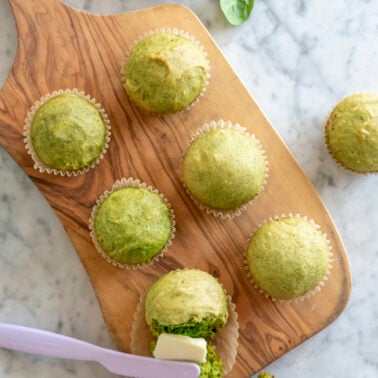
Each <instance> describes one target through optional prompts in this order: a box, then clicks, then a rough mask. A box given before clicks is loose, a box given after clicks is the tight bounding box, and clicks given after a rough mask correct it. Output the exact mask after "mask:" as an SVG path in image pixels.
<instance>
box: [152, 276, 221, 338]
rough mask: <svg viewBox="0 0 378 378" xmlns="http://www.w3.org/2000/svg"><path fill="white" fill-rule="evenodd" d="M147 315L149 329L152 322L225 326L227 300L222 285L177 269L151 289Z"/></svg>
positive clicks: (206, 277) (207, 277) (213, 279)
mask: <svg viewBox="0 0 378 378" xmlns="http://www.w3.org/2000/svg"><path fill="white" fill-rule="evenodd" d="M145 314H146V322H147V324H148V325H149V326H151V325H152V323H153V321H156V322H158V323H159V324H161V325H167V326H170V325H172V326H174V325H183V324H185V323H190V324H191V325H194V323H200V322H203V321H208V320H217V321H220V323H221V324H222V325H223V324H225V323H226V321H227V318H228V310H227V299H226V295H225V293H224V290H223V288H222V286H221V285H220V284H219V282H218V281H217V280H216V279H215V278H214V277H213V276H211V275H210V274H208V273H206V272H203V271H200V270H196V269H183V270H175V271H172V272H170V273H168V274H166V275H164V276H163V277H161V278H160V279H159V280H158V281H156V282H155V283H154V284H153V285H152V286H151V288H150V289H149V290H148V293H147V296H146V300H145ZM198 337H202V336H198ZM205 338H206V337H205Z"/></svg>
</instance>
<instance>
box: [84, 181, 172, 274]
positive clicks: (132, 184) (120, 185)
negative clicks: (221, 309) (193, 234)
mask: <svg viewBox="0 0 378 378" xmlns="http://www.w3.org/2000/svg"><path fill="white" fill-rule="evenodd" d="M124 188H142V189H146V190H149V191H150V192H151V193H154V194H157V195H158V196H159V197H160V199H161V200H162V201H163V202H164V203H165V205H166V206H167V208H168V210H169V217H170V222H171V233H170V235H169V239H168V241H167V243H166V245H165V247H164V248H163V249H162V251H161V252H160V253H159V254H157V255H156V256H154V257H153V258H152V259H151V260H149V261H147V262H144V263H141V264H133V265H129V264H122V263H120V262H118V261H115V260H113V259H112V258H111V257H110V256H109V255H108V254H107V253H106V252H105V251H104V250H103V249H102V247H101V246H100V244H99V243H98V241H97V239H96V233H95V228H94V222H95V218H96V214H97V211H98V209H99V207H100V205H101V204H102V202H103V201H104V200H105V199H106V198H107V197H108V196H109V195H110V194H111V193H113V192H114V191H117V190H119V189H124ZM175 225H176V222H175V214H174V212H173V209H172V207H171V204H170V203H169V202H168V200H167V199H166V198H165V197H164V195H163V194H162V193H160V192H159V191H158V190H157V189H153V188H152V187H151V186H148V185H147V184H145V183H144V182H141V181H140V180H138V179H134V178H132V177H129V178H127V179H126V178H122V179H120V180H117V181H116V182H115V183H114V184H113V186H112V188H111V190H109V191H105V192H104V193H103V194H102V195H100V197H99V198H98V199H97V201H96V205H95V206H94V207H93V209H92V213H91V217H90V219H89V230H90V236H91V239H92V242H93V244H94V245H95V247H96V250H97V251H98V252H99V253H100V255H101V256H102V257H103V258H104V259H105V260H106V261H107V262H108V263H110V264H112V265H113V266H115V267H118V268H122V269H134V270H136V269H141V268H145V267H147V266H150V265H152V264H154V263H156V262H157V261H159V260H160V259H161V258H162V257H163V256H164V254H165V252H166V251H167V249H168V248H169V246H170V245H171V244H172V241H173V239H174V237H175V233H176V227H175Z"/></svg>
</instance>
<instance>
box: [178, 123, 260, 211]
mask: <svg viewBox="0 0 378 378" xmlns="http://www.w3.org/2000/svg"><path fill="white" fill-rule="evenodd" d="M182 172H183V182H184V186H185V187H186V188H187V190H188V191H189V193H190V194H191V195H192V197H193V198H194V199H196V200H197V201H198V202H199V203H200V204H203V205H205V206H207V207H209V208H212V209H219V210H229V209H236V208H239V207H241V206H242V205H245V204H246V203H248V202H249V201H251V200H252V199H253V198H254V197H256V196H257V195H258V194H259V193H260V192H261V190H262V188H263V185H264V182H265V172H266V162H265V158H264V155H263V152H262V151H261V149H260V147H259V146H258V144H257V143H256V142H255V141H254V140H253V139H252V138H251V137H250V136H249V135H248V134H246V133H245V132H243V131H240V130H235V129H232V128H215V129H212V130H210V131H207V132H204V133H202V134H201V135H199V136H198V137H197V138H196V139H195V140H194V141H193V142H192V144H191V146H190V147H189V149H188V151H187V152H186V154H185V156H184V161H183V167H182Z"/></svg>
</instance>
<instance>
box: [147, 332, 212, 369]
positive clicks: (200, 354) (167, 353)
mask: <svg viewBox="0 0 378 378" xmlns="http://www.w3.org/2000/svg"><path fill="white" fill-rule="evenodd" d="M152 354H153V355H154V357H155V358H159V359H161V360H178V361H191V362H196V363H202V362H205V361H206V354H207V345H206V340H205V339H203V338H193V337H189V336H183V335H172V334H168V333H162V334H161V335H159V337H158V339H157V342H156V347H155V350H154V351H153V352H152Z"/></svg>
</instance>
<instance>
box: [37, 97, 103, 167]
mask: <svg viewBox="0 0 378 378" xmlns="http://www.w3.org/2000/svg"><path fill="white" fill-rule="evenodd" d="M106 131H107V130H106V123H105V121H104V119H103V116H102V114H101V112H100V110H99V109H98V108H97V107H96V106H95V105H94V104H93V103H92V102H90V101H89V100H87V99H85V98H83V97H81V96H79V95H77V94H74V93H64V94H60V95H58V96H55V97H52V98H51V99H49V100H48V101H46V102H45V103H43V104H42V105H41V106H40V107H39V109H38V110H37V111H36V113H35V115H34V117H33V120H32V123H31V130H30V137H31V142H32V145H33V149H34V152H35V154H36V155H37V157H38V159H39V160H40V161H41V163H42V164H43V165H45V166H47V167H48V168H51V169H56V170H58V171H62V172H65V171H73V172H74V171H78V170H80V169H83V168H86V167H89V166H90V165H91V164H92V163H94V162H95V161H96V160H97V159H98V158H99V157H100V156H101V153H102V151H103V149H104V147H105V143H106Z"/></svg>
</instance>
